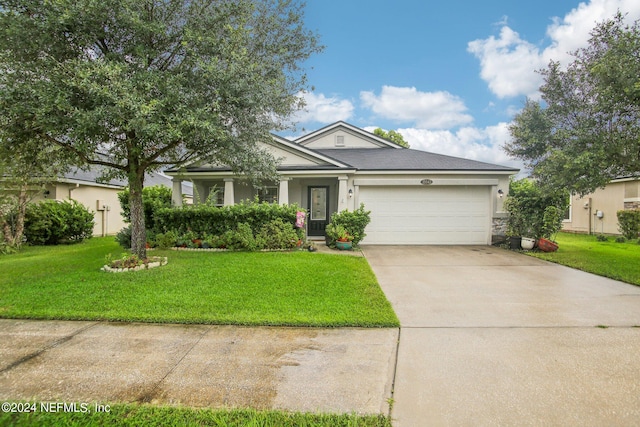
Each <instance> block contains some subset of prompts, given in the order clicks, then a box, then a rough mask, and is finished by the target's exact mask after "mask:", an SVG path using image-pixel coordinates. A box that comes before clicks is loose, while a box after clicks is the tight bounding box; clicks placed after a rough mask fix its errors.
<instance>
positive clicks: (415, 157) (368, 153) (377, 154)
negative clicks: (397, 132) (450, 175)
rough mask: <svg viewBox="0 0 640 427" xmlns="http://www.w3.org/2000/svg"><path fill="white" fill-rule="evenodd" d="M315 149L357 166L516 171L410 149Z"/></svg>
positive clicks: (374, 169) (401, 169)
mask: <svg viewBox="0 0 640 427" xmlns="http://www.w3.org/2000/svg"><path fill="white" fill-rule="evenodd" d="M316 151H318V152H319V153H322V154H324V155H326V156H329V157H332V158H334V159H336V160H339V161H340V162H343V163H347V164H349V165H351V166H353V167H354V168H356V169H358V170H371V171H376V170H381V171H383V170H384V171H387V170H399V171H411V170H416V171H417V170H443V171H453V170H461V171H500V172H502V171H504V172H506V171H513V172H516V171H518V169H514V168H511V167H507V166H500V165H494V164H491V163H485V162H479V161H477V160H469V159H463V158H460V157H452V156H445V155H443V154H436V153H429V152H426V151H420V150H412V149H397V148H375V149H370V148H346V149H318V150H316Z"/></svg>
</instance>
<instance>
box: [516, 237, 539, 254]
mask: <svg viewBox="0 0 640 427" xmlns="http://www.w3.org/2000/svg"><path fill="white" fill-rule="evenodd" d="M535 245H536V240H535V239H532V238H530V237H523V238H522V241H521V242H520V246H521V247H522V249H524V250H526V251H528V250H531V249H533V247H534V246H535Z"/></svg>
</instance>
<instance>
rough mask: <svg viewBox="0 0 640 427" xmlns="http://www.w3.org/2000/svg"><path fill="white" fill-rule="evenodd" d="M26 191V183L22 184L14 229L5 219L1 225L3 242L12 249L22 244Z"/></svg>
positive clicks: (27, 187)
mask: <svg viewBox="0 0 640 427" xmlns="http://www.w3.org/2000/svg"><path fill="white" fill-rule="evenodd" d="M28 189H29V186H28V185H27V184H26V183H23V184H22V185H21V186H20V191H19V193H18V203H17V205H16V207H17V209H18V212H17V215H16V223H15V228H13V227H11V224H9V222H8V221H7V220H6V218H5V220H4V221H3V223H2V231H3V234H4V241H5V243H6V244H7V245H9V246H11V247H13V248H19V247H20V245H21V244H22V234H23V233H24V217H25V215H26V211H27V201H28V200H27V199H28V197H27V196H28V193H27V190H28ZM7 214H8V212H7Z"/></svg>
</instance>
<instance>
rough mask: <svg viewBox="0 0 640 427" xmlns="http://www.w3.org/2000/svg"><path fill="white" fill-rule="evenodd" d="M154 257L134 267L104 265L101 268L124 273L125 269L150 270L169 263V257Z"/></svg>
mask: <svg viewBox="0 0 640 427" xmlns="http://www.w3.org/2000/svg"><path fill="white" fill-rule="evenodd" d="M151 259H154V261H153V262H148V263H145V264H141V265H138V266H136V267H132V268H111V267H109V266H108V265H105V266H103V267H102V268H101V269H100V270H102V271H106V272H107V273H124V272H125V271H140V270H149V269H151V268H156V267H160V266H163V265H167V262H168V260H167V257H157V256H156V257H152V258H151Z"/></svg>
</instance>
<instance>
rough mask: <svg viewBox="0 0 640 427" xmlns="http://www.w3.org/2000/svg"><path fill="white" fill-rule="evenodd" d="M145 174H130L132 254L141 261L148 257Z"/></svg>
mask: <svg viewBox="0 0 640 427" xmlns="http://www.w3.org/2000/svg"><path fill="white" fill-rule="evenodd" d="M143 186H144V173H136V172H131V173H130V174H129V208H130V209H131V253H132V254H134V255H137V256H138V257H139V258H140V259H145V258H146V257H147V232H146V230H145V225H144V207H143V204H142V188H143Z"/></svg>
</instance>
